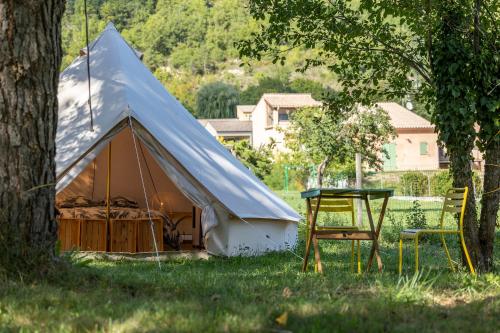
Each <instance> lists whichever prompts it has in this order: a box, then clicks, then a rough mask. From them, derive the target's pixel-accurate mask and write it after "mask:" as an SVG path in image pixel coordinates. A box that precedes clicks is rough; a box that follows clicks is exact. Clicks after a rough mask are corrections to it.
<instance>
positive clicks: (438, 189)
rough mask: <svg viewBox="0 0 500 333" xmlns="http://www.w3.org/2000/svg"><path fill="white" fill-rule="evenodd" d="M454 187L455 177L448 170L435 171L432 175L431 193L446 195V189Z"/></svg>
mask: <svg viewBox="0 0 500 333" xmlns="http://www.w3.org/2000/svg"><path fill="white" fill-rule="evenodd" d="M452 187H453V178H452V177H451V174H450V172H449V171H448V170H445V171H440V172H438V173H435V174H434V175H433V176H432V177H431V195H433V196H441V197H442V196H445V195H446V191H447V190H448V189H449V188H452Z"/></svg>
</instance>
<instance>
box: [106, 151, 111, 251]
mask: <svg viewBox="0 0 500 333" xmlns="http://www.w3.org/2000/svg"><path fill="white" fill-rule="evenodd" d="M110 194H111V142H110V143H109V145H108V173H107V175H106V239H107V240H108V241H107V242H106V243H107V244H108V243H109V235H110V232H109V224H110V223H109V211H110V200H111V197H110ZM107 247H108V250H109V246H108V245H107Z"/></svg>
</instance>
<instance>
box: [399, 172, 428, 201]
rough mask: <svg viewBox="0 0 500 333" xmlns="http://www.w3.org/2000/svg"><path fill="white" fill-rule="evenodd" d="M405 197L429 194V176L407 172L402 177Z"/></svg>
mask: <svg viewBox="0 0 500 333" xmlns="http://www.w3.org/2000/svg"><path fill="white" fill-rule="evenodd" d="M400 182H401V186H402V192H403V195H413V196H416V197H418V196H423V195H425V194H427V186H428V183H427V176H426V175H424V174H423V173H422V172H418V171H411V172H405V173H403V174H402V175H401V177H400Z"/></svg>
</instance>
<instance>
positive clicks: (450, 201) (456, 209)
mask: <svg viewBox="0 0 500 333" xmlns="http://www.w3.org/2000/svg"><path fill="white" fill-rule="evenodd" d="M468 192H469V188H468V187H467V186H466V187H464V188H451V189H449V190H448V191H447V192H446V196H445V197H444V203H443V211H442V212H441V221H440V226H441V228H443V224H444V214H445V213H451V214H456V213H459V214H460V216H459V224H458V227H459V230H460V231H461V230H463V222H464V214H465V206H466V203H467V194H468Z"/></svg>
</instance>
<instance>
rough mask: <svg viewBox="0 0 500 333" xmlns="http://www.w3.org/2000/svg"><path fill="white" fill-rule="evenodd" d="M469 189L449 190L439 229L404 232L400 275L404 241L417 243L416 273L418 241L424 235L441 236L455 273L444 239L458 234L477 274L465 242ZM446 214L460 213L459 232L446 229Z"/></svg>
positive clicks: (401, 241) (400, 251)
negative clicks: (465, 216)
mask: <svg viewBox="0 0 500 333" xmlns="http://www.w3.org/2000/svg"><path fill="white" fill-rule="evenodd" d="M468 192H469V189H468V188H467V187H464V188H452V189H450V190H448V192H447V193H446V196H445V198H444V203H443V210H442V211H441V218H440V221H439V228H438V229H406V230H403V231H402V232H401V234H400V237H399V274H401V272H402V270H403V240H404V239H413V240H414V242H415V271H416V272H418V239H419V237H420V236H421V235H423V234H439V235H440V236H441V242H442V243H443V248H444V251H445V253H446V257H447V259H448V263H449V265H450V267H451V270H452V271H455V267H454V266H453V262H452V260H451V257H450V252H449V251H448V247H447V246H446V241H445V239H444V235H445V234H458V235H459V237H460V243H461V246H462V249H463V251H464V254H465V258H466V260H467V264H468V266H469V269H470V271H471V273H472V274H475V271H474V267H473V266H472V263H471V260H470V256H469V252H468V251H467V247H466V246H465V241H464V229H463V223H464V213H465V206H466V203H467V193H468ZM445 213H451V214H456V213H460V217H459V223H458V230H451V229H444V226H443V224H444V216H445Z"/></svg>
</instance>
